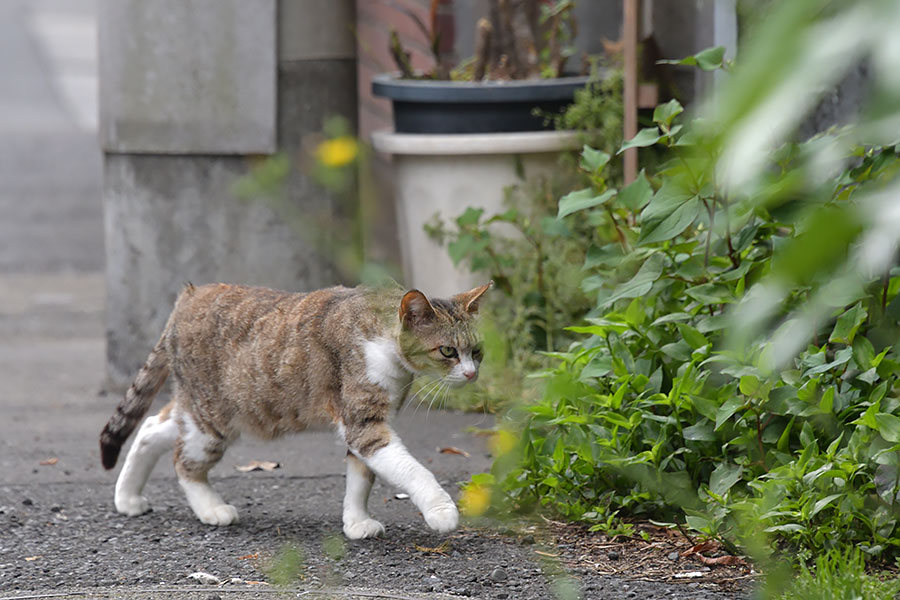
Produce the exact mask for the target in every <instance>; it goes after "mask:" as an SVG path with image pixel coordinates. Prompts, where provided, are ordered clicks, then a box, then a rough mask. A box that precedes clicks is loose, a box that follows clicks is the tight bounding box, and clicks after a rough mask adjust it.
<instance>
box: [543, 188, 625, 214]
mask: <svg viewBox="0 0 900 600" xmlns="http://www.w3.org/2000/svg"><path fill="white" fill-rule="evenodd" d="M615 195H616V190H614V189H611V190H606V191H605V192H603V193H602V194H600V195H599V196H597V195H595V194H594V190H592V189H591V188H585V189H583V190H578V191H577V192H571V193H569V194H566V195H565V196H563V197H562V198H560V200H559V213H557V215H556V218H557V219H562V218H563V217H565V216H567V215H571V214H572V213H574V212H578V211H579V210H584V209H586V208H592V207H594V206H597V205H598V204H603V203H604V202H606V201H607V200H609V199H610V198H612V197H613V196H615Z"/></svg>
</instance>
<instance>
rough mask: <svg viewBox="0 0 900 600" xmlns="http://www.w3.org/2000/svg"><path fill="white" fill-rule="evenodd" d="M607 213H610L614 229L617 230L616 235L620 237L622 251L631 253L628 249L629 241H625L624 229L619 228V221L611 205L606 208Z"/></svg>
mask: <svg viewBox="0 0 900 600" xmlns="http://www.w3.org/2000/svg"><path fill="white" fill-rule="evenodd" d="M606 212H607V213H609V220H610V221H612V224H613V227H615V228H616V234H617V235H618V236H619V244H621V245H622V250H624V251H625V252H630V249H629V248H628V240H627V239H625V233H624V232H623V231H622V228H621V227H619V221H618V220H617V219H616V215H615V214H614V213H613V211H612V208H610V207H609V205H607V206H606Z"/></svg>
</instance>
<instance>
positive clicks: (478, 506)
mask: <svg viewBox="0 0 900 600" xmlns="http://www.w3.org/2000/svg"><path fill="white" fill-rule="evenodd" d="M490 505H491V488H490V487H489V486H486V485H482V484H478V483H470V484H469V485H467V486H466V487H465V489H463V491H462V495H461V496H460V498H459V508H460V510H461V511H462V514H464V515H466V516H468V517H478V516H481V515H483V514H484V513H485V512H486V511H487V509H488V507H490Z"/></svg>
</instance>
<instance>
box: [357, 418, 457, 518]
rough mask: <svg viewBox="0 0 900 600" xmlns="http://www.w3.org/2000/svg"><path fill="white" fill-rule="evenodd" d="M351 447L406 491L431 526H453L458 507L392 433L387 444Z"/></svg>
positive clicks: (375, 470) (383, 475) (367, 463)
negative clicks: (366, 448)
mask: <svg viewBox="0 0 900 600" xmlns="http://www.w3.org/2000/svg"><path fill="white" fill-rule="evenodd" d="M351 450H352V451H353V453H354V454H356V455H357V456H358V457H359V458H360V459H361V460H362V461H363V462H364V463H365V464H366V466H368V467H369V468H370V469H372V471H374V472H375V474H376V475H378V476H379V477H381V478H382V479H383V480H385V481H387V482H388V483H390V484H391V485H393V486H395V487H398V488H400V489H402V490H403V491H405V492H406V493H407V494H409V498H410V500H412V502H413V504H415V505H416V507H417V508H418V509H419V510H420V511H421V512H422V516H424V517H425V522H426V523H427V524H428V526H429V527H430V528H431V529H433V530H435V531H437V532H440V533H446V532H448V531H453V530H454V529H456V526H457V525H458V523H459V511H458V510H457V508H456V504H455V503H454V502H453V499H452V498H451V497H450V494H448V493H447V492H445V491H444V489H443V488H442V487H441V486H440V484H438V482H437V479H435V477H434V475H432V473H431V471H429V470H428V469H426V468H425V467H424V466H422V464H421V463H419V461H417V460H416V459H415V458H413V457H412V455H411V454H410V453H409V451H408V450H407V449H406V447H405V446H404V445H403V442H401V441H400V438H399V437H397V435H396V434H395V433H393V432H390V435H389V440H388V442H387V444H386V445H383V446H381V447H379V448H378V449H377V450H374V451H372V452H364V453H360V452H358V451H357V450H355V449H353V448H351Z"/></svg>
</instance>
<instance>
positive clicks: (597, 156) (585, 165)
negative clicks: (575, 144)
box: [581, 144, 610, 173]
mask: <svg viewBox="0 0 900 600" xmlns="http://www.w3.org/2000/svg"><path fill="white" fill-rule="evenodd" d="M609 159H610V156H609V154H607V153H606V152H603V151H601V150H595V149H593V148H591V147H590V146H588V145H587V144H585V146H584V148H583V149H582V150H581V168H582V169H584V170H585V171H588V172H589V173H596V172H598V171H600V169H602V168H603V167H605V166H606V163H608V162H609Z"/></svg>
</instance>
